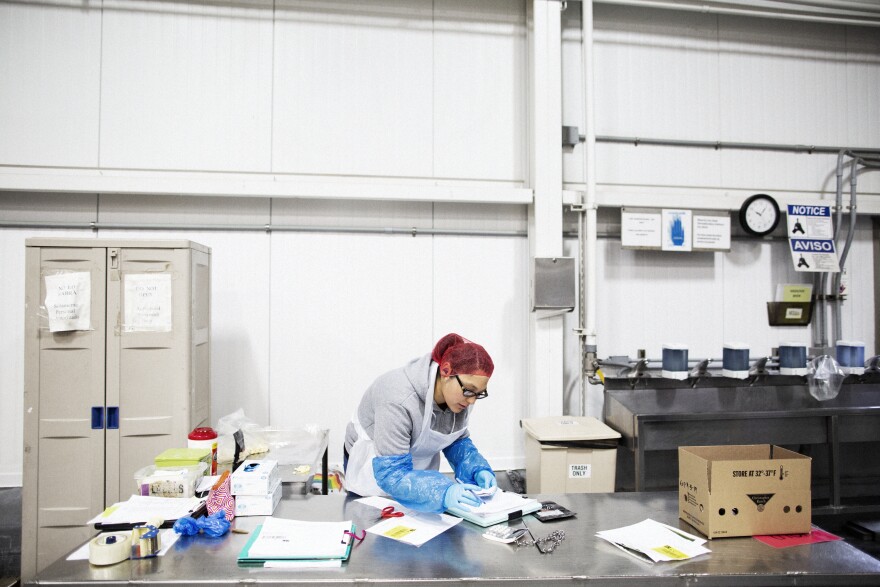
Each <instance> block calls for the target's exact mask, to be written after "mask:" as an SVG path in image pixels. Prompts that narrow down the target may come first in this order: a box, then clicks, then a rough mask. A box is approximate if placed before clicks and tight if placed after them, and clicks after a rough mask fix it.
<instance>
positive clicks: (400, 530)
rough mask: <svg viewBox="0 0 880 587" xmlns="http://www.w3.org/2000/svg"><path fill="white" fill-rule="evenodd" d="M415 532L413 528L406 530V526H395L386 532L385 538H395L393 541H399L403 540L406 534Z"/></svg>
mask: <svg viewBox="0 0 880 587" xmlns="http://www.w3.org/2000/svg"><path fill="white" fill-rule="evenodd" d="M415 531H416V529H415V528H407V527H406V526H395V527H393V528H391V529H390V530H386V531H385V536H387V537H388V538H395V539H398V540H399V539H401V538H403V537H404V536H406V535H407V534H410V533H412V532H415Z"/></svg>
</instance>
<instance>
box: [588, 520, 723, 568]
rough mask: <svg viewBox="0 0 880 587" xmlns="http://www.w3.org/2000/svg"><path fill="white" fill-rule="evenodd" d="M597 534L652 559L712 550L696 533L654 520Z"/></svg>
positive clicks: (655, 560)
mask: <svg viewBox="0 0 880 587" xmlns="http://www.w3.org/2000/svg"><path fill="white" fill-rule="evenodd" d="M596 536H598V537H599V538H602V539H604V540H607V541H608V542H610V543H611V544H613V545H614V546H616V547H618V548H620V549H621V550H623V551H624V552H626V553H629V554H631V555H633V556H635V557H636V558H639V559H642V560H644V559H647V560H649V561H651V562H660V561H679V560H685V559H689V558H693V557H695V556H698V555H701V554H706V553H707V552H711V551H710V550H709V549H708V548H706V547H704V546H703V545H704V544H705V543H706V541H705V540H704V539H702V538H700V537H699V536H694V535H693V534H688V533H687V532H683V531H681V530H679V529H678V528H673V527H672V526H667V525H666V524H661V523H660V522H655V521H654V520H645V521H643V522H639V523H638V524H633V525H632V526H625V527H623V528H617V529H616V530H604V531H601V532H597V533H596Z"/></svg>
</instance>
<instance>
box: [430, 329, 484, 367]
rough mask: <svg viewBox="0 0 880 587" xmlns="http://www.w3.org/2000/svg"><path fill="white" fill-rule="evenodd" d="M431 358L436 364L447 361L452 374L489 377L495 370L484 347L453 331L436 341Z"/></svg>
mask: <svg viewBox="0 0 880 587" xmlns="http://www.w3.org/2000/svg"><path fill="white" fill-rule="evenodd" d="M431 358H432V359H433V360H434V362H435V363H437V364H438V365H443V363H445V362H448V363H449V366H450V367H451V368H452V375H455V374H461V375H481V376H483V377H491V376H492V371H494V370H495V364H494V363H493V362H492V357H490V356H489V353H487V352H486V349H484V348H483V347H481V346H480V345H478V344H477V343H475V342H471V341H469V340H468V339H466V338H464V337H463V336H460V335H458V334H455V333H450V334H447V335H446V336H444V337H443V338H441V339H440V340H439V341H437V344H436V345H434V350H433V351H432V352H431Z"/></svg>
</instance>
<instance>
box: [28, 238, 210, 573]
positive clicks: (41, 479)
mask: <svg viewBox="0 0 880 587" xmlns="http://www.w3.org/2000/svg"><path fill="white" fill-rule="evenodd" d="M25 245H26V285H25V313H26V318H25V381H24V475H23V487H22V548H21V550H22V560H21V574H22V579H24V580H27V579H29V578H31V577H33V575H35V574H36V573H37V572H39V571H40V570H42V569H43V568H45V567H46V566H48V565H49V564H50V563H52V562H53V561H55V560H56V559H58V558H59V557H61V556H63V555H65V554H66V553H67V552H68V551H70V550H72V549H73V548H75V547H76V546H78V545H80V544H83V543H84V542H86V540H88V539H89V538H90V537H91V536H93V535H94V534H95V530H94V529H93V528H92V527H91V526H87V525H86V522H87V521H88V520H90V519H91V518H93V517H94V516H96V515H97V514H99V513H100V512H101V511H102V510H103V509H104V508H105V507H106V506H107V505H110V504H112V503H114V502H116V501H120V500H121V499H127V497H128V496H129V495H131V493H132V492H133V490H134V489H135V486H134V479H133V474H134V472H135V471H136V470H137V469H139V468H141V467H143V466H145V465H148V464H151V463H152V461H153V457H154V456H155V455H156V454H158V453H160V452H162V451H163V450H165V449H167V448H172V447H182V446H186V439H187V434H188V433H189V431H190V430H192V429H193V428H195V427H196V426H202V425H208V424H209V422H210V316H211V293H210V292H211V252H210V249H209V248H207V247H205V246H203V245H199V244H197V243H193V242H190V241H160V240H156V241H150V240H142V241H129V240H101V239H52V238H35V239H28V240H27V241H26V243H25Z"/></svg>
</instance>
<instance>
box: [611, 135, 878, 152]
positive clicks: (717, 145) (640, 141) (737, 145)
mask: <svg viewBox="0 0 880 587" xmlns="http://www.w3.org/2000/svg"><path fill="white" fill-rule="evenodd" d="M596 142H597V143H626V144H632V145H634V146H636V147H638V146H639V145H652V146H663V147H698V148H707V149H714V150H716V151H717V150H720V149H739V150H751V151H789V152H792V153H807V154H813V153H840V152H841V151H845V152H850V151H857V152H860V153H865V154H869V153H870V154H874V153H876V154H880V149H861V148H858V149H857V148H850V147H833V146H825V145H794V144H784V143H741V142H729V141H689V140H680V139H662V138H643V137H621V136H609V135H602V136H597V137H596Z"/></svg>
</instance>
